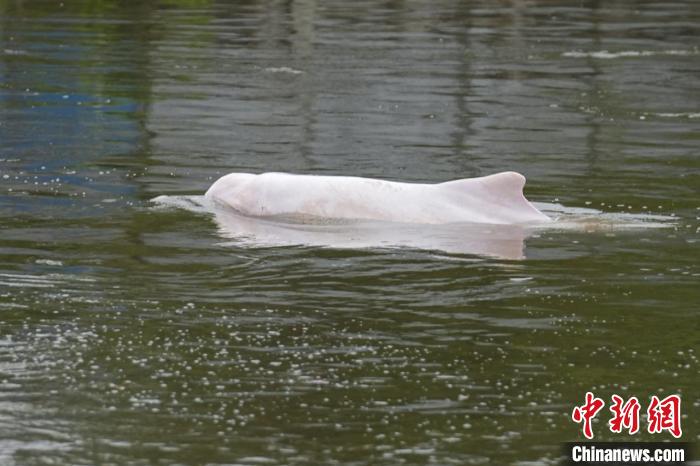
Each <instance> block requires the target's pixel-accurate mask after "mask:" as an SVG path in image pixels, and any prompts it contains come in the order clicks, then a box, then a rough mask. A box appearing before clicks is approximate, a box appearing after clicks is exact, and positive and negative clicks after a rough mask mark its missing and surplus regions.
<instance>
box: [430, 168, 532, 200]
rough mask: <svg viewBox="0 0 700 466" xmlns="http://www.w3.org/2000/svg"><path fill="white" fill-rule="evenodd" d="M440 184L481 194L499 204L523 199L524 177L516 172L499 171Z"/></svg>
mask: <svg viewBox="0 0 700 466" xmlns="http://www.w3.org/2000/svg"><path fill="white" fill-rule="evenodd" d="M440 186H443V187H445V188H446V189H449V190H458V191H459V192H461V193H463V194H473V195H475V196H479V197H482V196H483V197H486V198H489V199H491V200H492V201H493V202H495V203H499V204H500V203H502V202H503V203H509V204H510V203H513V202H516V201H518V202H522V201H524V200H525V196H524V194H523V187H524V186H525V177H524V176H523V175H521V174H520V173H517V172H501V173H496V174H493V175H489V176H482V177H480V178H467V179H463V180H455V181H447V182H445V183H441V184H440Z"/></svg>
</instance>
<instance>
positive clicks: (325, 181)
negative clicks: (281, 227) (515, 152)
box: [205, 172, 551, 225]
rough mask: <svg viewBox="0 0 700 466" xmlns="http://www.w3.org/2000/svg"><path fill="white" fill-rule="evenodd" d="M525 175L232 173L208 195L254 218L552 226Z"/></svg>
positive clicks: (212, 187) (212, 200)
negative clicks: (428, 177)
mask: <svg viewBox="0 0 700 466" xmlns="http://www.w3.org/2000/svg"><path fill="white" fill-rule="evenodd" d="M524 185H525V177H524V176H523V175H521V174H519V173H515V172H503V173H497V174H494V175H489V176H484V177H480V178H467V179H461V180H455V181H447V182H444V183H437V184H421V183H401V182H395V181H385V180H378V179H371V178H360V177H352V176H319V175H293V174H289V173H263V174H260V175H254V174H250V173H231V174H228V175H225V176H223V177H221V178H220V179H218V180H217V181H216V182H215V183H214V184H213V185H212V186H211V187H210V188H209V190H208V191H207V192H206V194H205V197H206V198H207V199H208V200H209V201H211V202H213V203H214V204H215V205H220V206H224V207H228V208H231V209H233V210H234V211H236V212H237V213H239V214H242V215H246V216H250V217H278V216H282V217H285V216H290V217H306V216H309V217H317V218H330V219H357V220H380V221H386V222H401V223H413V224H447V223H486V224H496V225H498V224H500V225H515V224H530V223H542V222H549V221H551V219H550V218H549V217H548V216H546V215H545V214H543V213H542V212H540V211H539V210H538V209H537V208H536V207H535V206H533V205H532V204H531V203H530V202H529V201H528V200H527V199H525V196H524V195H523V186H524Z"/></svg>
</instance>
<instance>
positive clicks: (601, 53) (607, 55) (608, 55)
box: [561, 49, 700, 60]
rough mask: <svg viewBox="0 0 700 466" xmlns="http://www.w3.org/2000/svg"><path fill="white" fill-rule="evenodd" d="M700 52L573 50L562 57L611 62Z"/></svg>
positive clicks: (698, 51)
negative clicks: (621, 59)
mask: <svg viewBox="0 0 700 466" xmlns="http://www.w3.org/2000/svg"><path fill="white" fill-rule="evenodd" d="M699 54H700V50H698V49H692V50H621V51H619V52H609V51H607V50H598V51H593V52H583V51H580V50H573V51H570V52H564V53H562V54H561V56H562V57H567V58H598V59H601V60H611V59H614V58H635V57H654V56H662V55H676V56H690V55H699Z"/></svg>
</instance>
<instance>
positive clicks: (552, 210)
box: [533, 202, 678, 231]
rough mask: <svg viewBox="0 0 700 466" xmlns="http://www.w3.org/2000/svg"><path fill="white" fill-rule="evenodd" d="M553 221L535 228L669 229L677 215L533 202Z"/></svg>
mask: <svg viewBox="0 0 700 466" xmlns="http://www.w3.org/2000/svg"><path fill="white" fill-rule="evenodd" d="M533 204H534V205H535V206H536V207H537V208H538V209H540V210H541V211H542V212H544V213H545V214H547V215H548V216H549V217H550V218H551V219H553V220H554V221H553V222H552V223H548V224H542V225H538V226H537V228H538V229H557V230H579V231H610V230H615V231H622V230H635V229H650V228H671V227H674V226H675V225H676V222H677V220H678V219H677V218H676V217H673V216H670V215H660V214H652V213H631V212H603V211H601V210H598V209H591V208H586V207H567V206H564V205H562V204H556V203H538V202H535V203H533Z"/></svg>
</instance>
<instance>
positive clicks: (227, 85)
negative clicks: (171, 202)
mask: <svg viewBox="0 0 700 466" xmlns="http://www.w3.org/2000/svg"><path fill="white" fill-rule="evenodd" d="M0 6H1V8H0V183H1V184H0V225H1V226H0V254H1V256H0V257H1V260H0V322H1V323H2V325H1V326H0V463H1V464H9V465H13V464H17V465H38V464H134V465H136V464H397V463H405V464H428V463H430V464H485V463H492V464H519V465H524V464H549V463H551V462H553V461H555V460H556V458H557V457H558V456H559V453H560V446H559V444H560V443H561V442H564V441H570V440H574V439H577V438H580V432H579V430H578V427H577V426H576V425H575V424H573V423H572V422H571V421H570V420H569V415H570V411H571V408H572V406H573V405H574V404H579V403H581V402H582V401H583V396H584V394H585V391H586V390H594V391H595V393H596V394H597V395H598V396H601V397H603V398H609V396H610V394H612V393H620V394H624V395H625V396H632V395H636V396H638V397H639V398H640V399H646V398H647V397H648V396H650V395H651V394H654V393H659V392H660V393H673V392H680V393H681V394H682V396H683V397H684V398H683V399H684V405H683V411H684V413H685V414H686V416H687V417H685V418H684V420H683V423H684V424H683V427H684V439H685V440H687V441H696V440H697V438H698V436H699V435H700V430H699V429H698V426H699V424H698V416H697V413H698V407H699V404H698V400H697V386H698V383H699V382H700V379H699V378H698V375H697V374H698V360H697V352H698V351H700V340H699V337H698V335H699V333H698V331H699V330H700V328H699V327H698V326H699V323H700V319H699V318H698V310H697V303H698V299H699V298H700V295H699V294H698V278H699V277H700V269H699V268H698V265H697V264H698V259H699V256H698V252H697V251H698V249H697V241H698V227H699V226H698V221H697V219H698V212H700V211H699V210H698V209H700V193H699V192H698V187H699V186H700V165H699V162H698V147H699V145H698V142H699V137H698V135H699V134H700V133H699V132H698V124H699V123H700V114H699V113H698V112H700V108H698V104H699V102H700V94H699V91H698V89H699V84H700V82H699V80H698V76H700V51H699V49H698V47H700V43H699V41H698V37H700V34H699V33H700V28H699V27H698V24H700V4H698V3H697V2H694V1H690V0H688V1H679V2H675V1H673V2H647V1H637V2H595V1H591V2H543V3H527V2H520V1H512V2H498V3H493V2H449V1H445V2H418V3H415V2H411V3H408V2H379V1H363V2H330V3H329V2H315V1H313V0H299V1H291V2H235V3H231V4H229V3H227V2H221V3H219V2H208V1H196V2H195V1H192V2H188V1H176V0H172V1H163V2H160V3H157V4H156V3H149V4H141V3H140V2H126V3H122V2H97V3H94V2H87V3H84V4H80V3H78V2H65V3H64V4H62V5H60V4H58V3H55V2H16V1H0ZM234 170H236V171H253V172H260V171H269V170H277V171H291V172H304V173H316V174H345V175H357V176H369V177H381V178H387V179H394V180H402V181H416V182H418V181H420V182H437V181H444V180H446V179H450V178H457V177H468V176H477V175H485V174H488V173H491V172H495V171H501V170H517V171H520V172H522V173H524V174H525V175H526V176H527V177H528V180H529V183H528V186H527V188H526V189H527V194H528V196H529V197H530V198H532V199H533V200H536V201H545V202H552V201H555V200H557V201H558V202H561V203H563V204H565V205H568V206H574V207H595V208H599V209H601V210H603V211H606V212H616V211H625V212H653V213H661V214H665V215H675V216H677V217H678V224H677V227H676V228H674V229H671V230H669V229H662V230H658V229H654V230H646V229H639V230H635V231H625V232H620V231H614V230H611V231H598V232H593V233H590V232H583V231H578V232H577V231H552V232H543V233H542V234H539V235H535V236H534V237H531V238H529V239H527V242H526V248H527V256H528V259H527V260H524V261H508V260H501V259H492V258H485V257H479V256H473V255H459V254H457V255H455V254H452V255H449V254H447V255H446V254H438V253H435V252H434V251H422V250H418V249H410V248H409V249H393V250H391V249H389V250H380V249H347V250H336V249H318V248H312V247H295V246H289V247H278V248H274V247H271V248H255V249H249V248H242V247H235V246H231V245H230V244H229V245H226V244H222V243H225V239H224V238H222V237H220V236H219V234H218V232H217V229H216V226H215V224H214V222H213V221H212V219H211V218H210V217H209V216H205V215H198V214H194V213H192V212H189V211H172V210H170V211H168V210H165V211H164V210H159V209H154V208H153V207H152V205H151V204H150V203H148V200H149V199H151V198H152V197H154V196H158V195H163V194H166V195H187V194H201V193H202V192H203V191H204V190H205V189H206V188H207V187H208V186H209V184H210V183H211V182H212V180H214V179H215V178H217V177H218V176H220V175H221V174H224V173H226V172H228V171H234ZM605 419H607V418H605ZM595 431H596V435H597V436H598V438H601V439H609V440H613V439H614V440H624V439H626V437H625V436H620V435H617V436H616V435H613V434H611V433H609V432H607V429H605V426H604V424H603V422H600V423H597V424H596V426H595ZM666 437H667V435H666V434H664V435H657V436H656V437H654V438H656V439H661V438H663V439H665V438H666ZM639 438H646V439H649V438H651V436H650V435H648V434H641V435H639ZM531 462H532V463H531Z"/></svg>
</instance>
